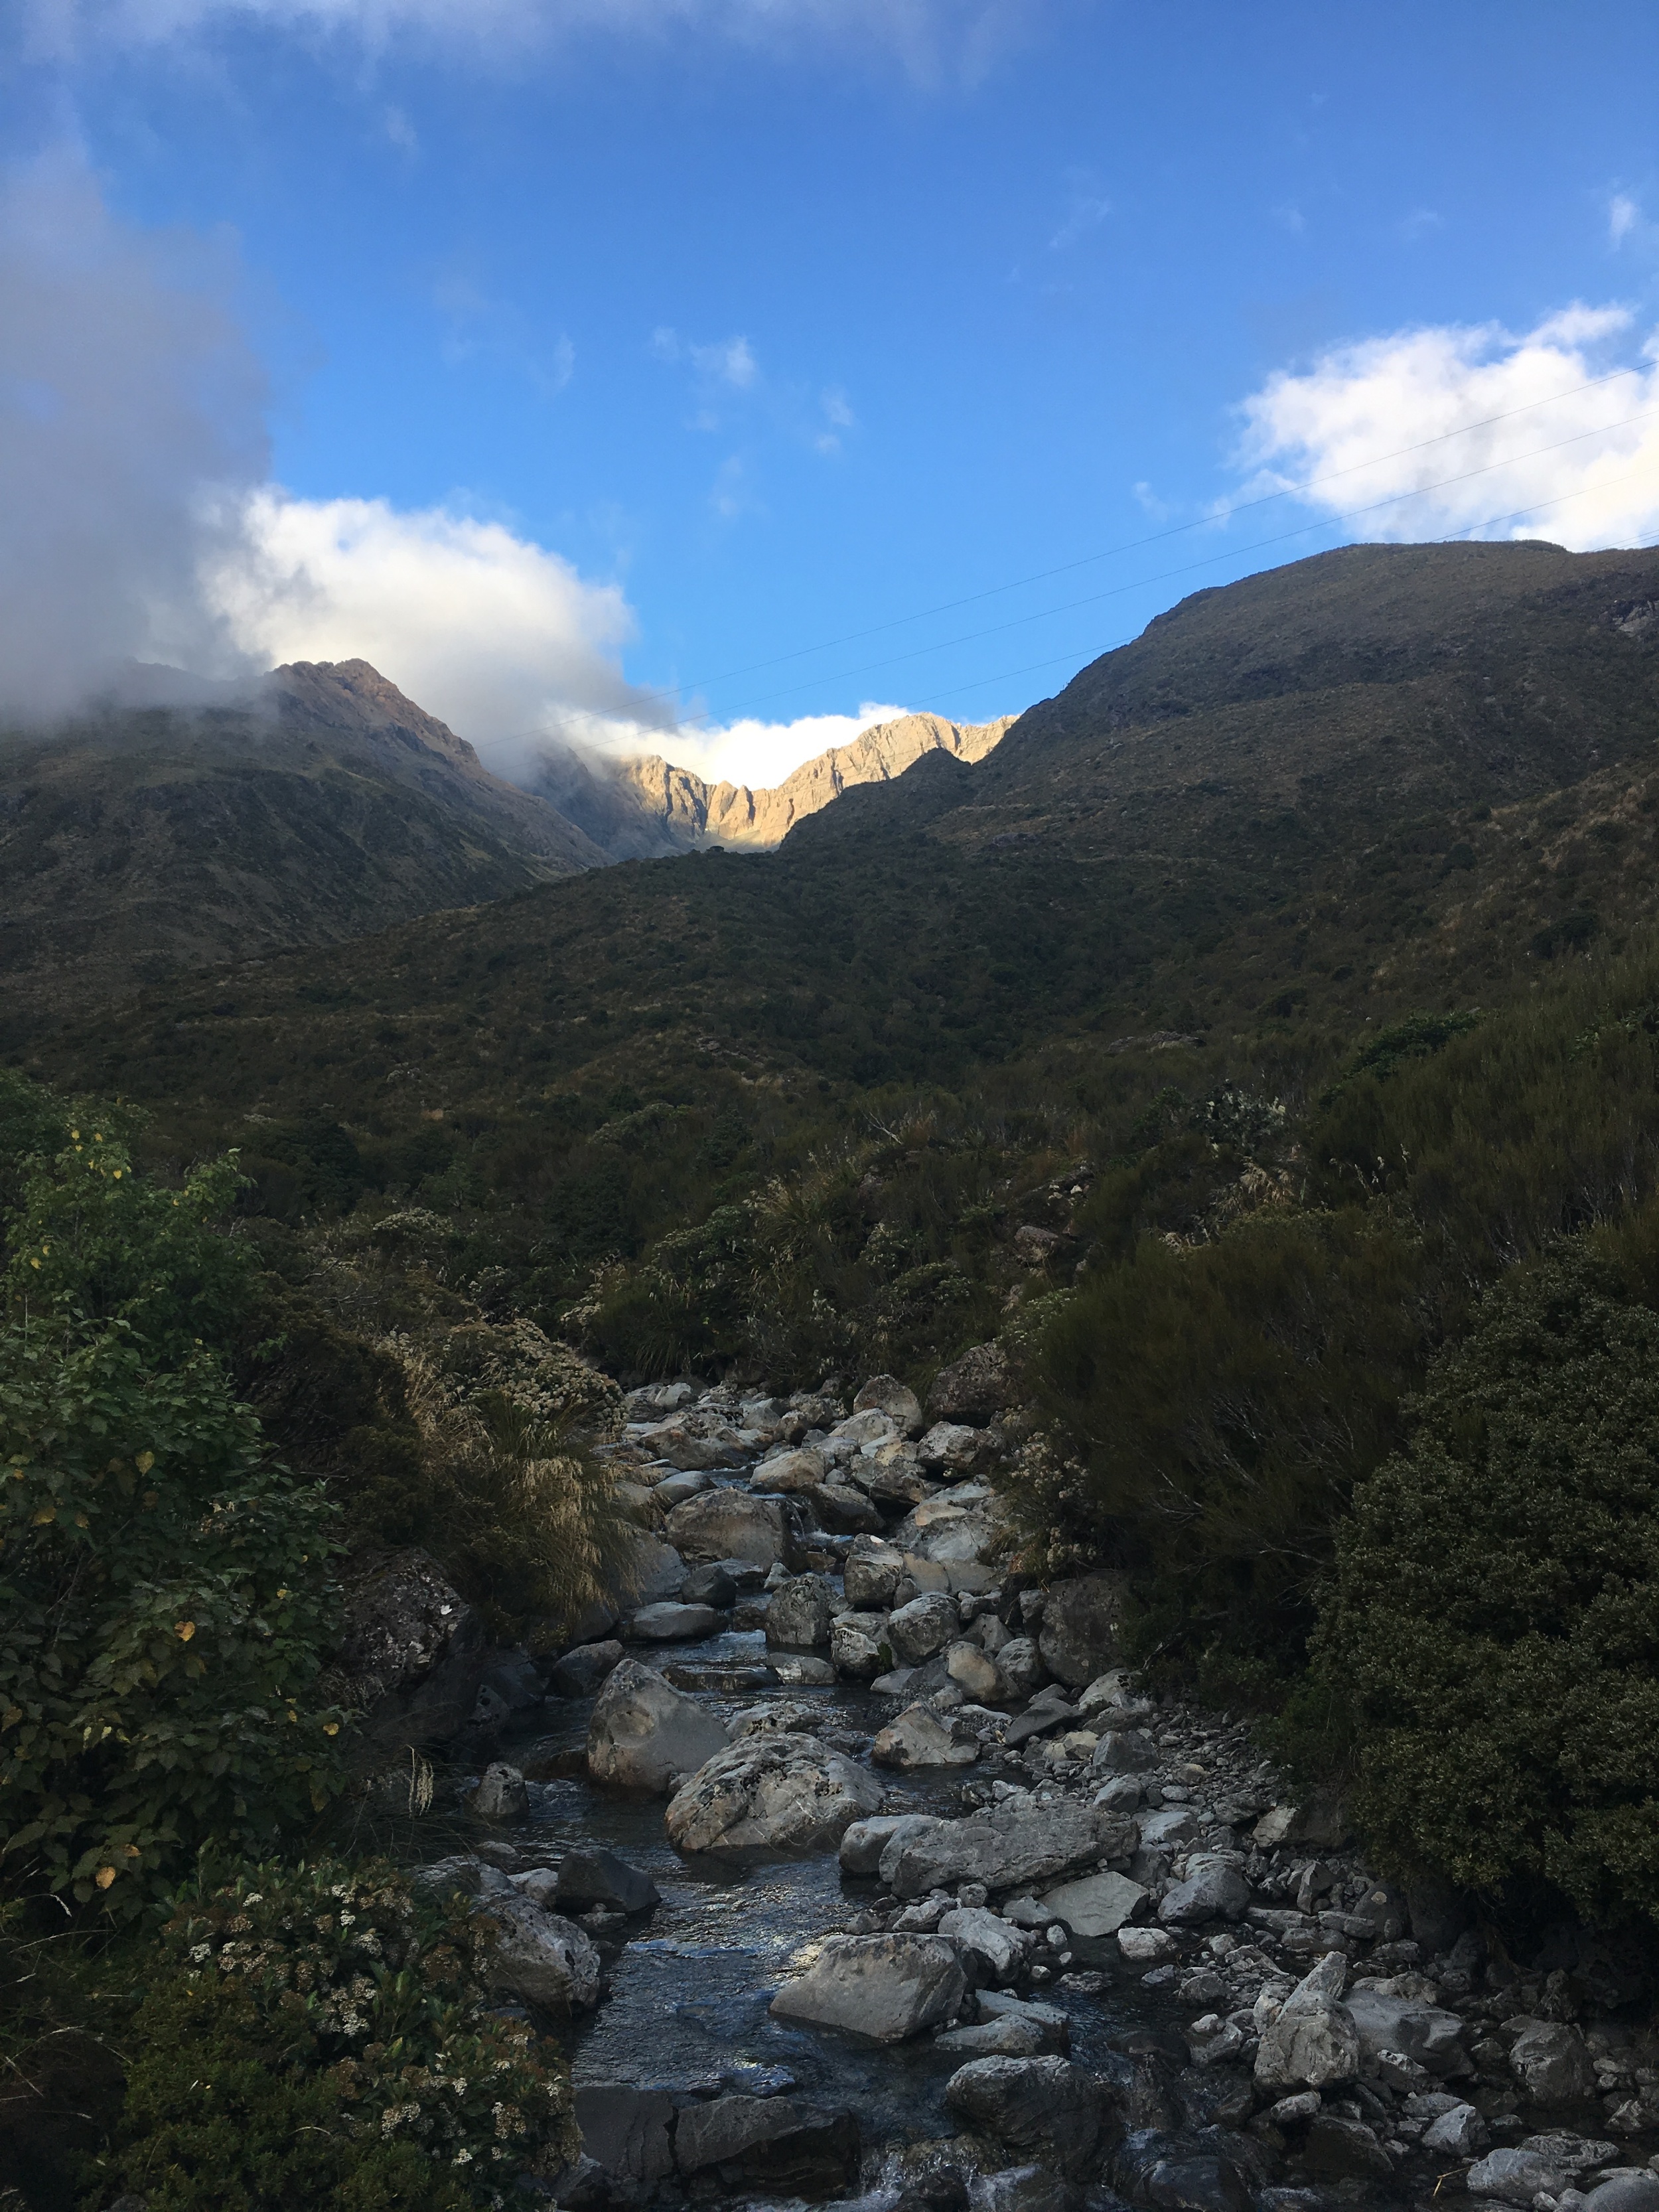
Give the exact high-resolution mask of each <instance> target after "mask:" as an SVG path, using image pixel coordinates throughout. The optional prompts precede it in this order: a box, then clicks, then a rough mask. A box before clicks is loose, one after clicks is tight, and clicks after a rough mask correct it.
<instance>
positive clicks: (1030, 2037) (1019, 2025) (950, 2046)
mask: <svg viewBox="0 0 1659 2212" xmlns="http://www.w3.org/2000/svg"><path fill="white" fill-rule="evenodd" d="M933 2047H934V2049H935V2050H936V2051H949V2052H950V2053H951V2056H952V2057H955V2058H957V2059H958V2060H962V2059H968V2058H1036V2057H1041V2056H1042V2053H1043V2052H1044V2051H1054V2050H1061V2049H1064V2047H1065V2046H1064V2045H1056V2044H1054V2043H1053V2042H1052V2041H1049V2040H1047V2039H1045V2038H1044V2036H1043V2033H1042V2029H1041V2028H1040V2027H1037V2026H1036V2023H1035V2022H1034V2021H1029V2020H1021V2019H1019V2018H1018V2015H1009V2016H1008V2017H1007V2018H1006V2019H1002V2020H985V2021H976V2022H975V2025H974V2026H973V2027H951V2028H946V2029H945V2030H944V2031H943V2032H942V2033H939V2034H938V2035H936V2036H935V2037H934V2038H933Z"/></svg>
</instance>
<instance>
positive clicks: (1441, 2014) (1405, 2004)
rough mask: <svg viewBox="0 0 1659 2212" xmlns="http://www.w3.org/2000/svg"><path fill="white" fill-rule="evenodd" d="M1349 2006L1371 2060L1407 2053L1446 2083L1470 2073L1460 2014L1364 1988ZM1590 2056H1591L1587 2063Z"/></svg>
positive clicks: (1353, 1992) (1351, 1993) (1351, 1998)
mask: <svg viewBox="0 0 1659 2212" xmlns="http://www.w3.org/2000/svg"><path fill="white" fill-rule="evenodd" d="M1347 2004H1348V2009H1349V2012H1350V2014H1351V2015H1352V2019H1353V2024H1354V2027H1355V2028H1356V2029H1357V2030H1358V2035H1359V2047H1360V2049H1361V2050H1362V2051H1364V2053H1365V2054H1366V2056H1367V2057H1371V2058H1375V2057H1376V2055H1377V2053H1378V2052H1379V2051H1403V2052H1404V2053H1405V2055H1406V2057H1407V2058H1410V2059H1413V2060H1414V2061H1415V2063H1417V2064H1418V2065H1419V2066H1424V2067H1426V2068H1427V2069H1428V2070H1429V2072H1430V2073H1431V2074H1435V2075H1439V2076H1440V2077H1441V2078H1442V2079H1444V2078H1445V2077H1446V2076H1447V2075H1452V2074H1462V2073H1466V2072H1467V2071H1468V2057H1466V2056H1465V2053H1464V2050H1463V2044H1462V2035H1463V2022H1462V2020H1460V2019H1459V2017H1458V2015H1456V2014H1455V2012H1446V2011H1443V2009H1442V2008H1440V2007H1439V2006H1437V2005H1431V2004H1424V2003H1422V2002H1419V2000H1418V1999H1416V1998H1414V1997H1400V1996H1394V1995H1393V1994H1392V1993H1391V1992H1390V1991H1389V1990H1378V1989H1372V1988H1369V1987H1367V1986H1366V1985H1365V1984H1364V1983H1360V1984H1357V1985H1356V1986H1355V1987H1354V1988H1352V1989H1351V1990H1349V1991H1348V1995H1347ZM1588 2057H1589V2054H1588V2053H1586V2063H1588ZM1594 2086H1595V2077H1594V2075H1592V2076H1591V2087H1592V2088H1594Z"/></svg>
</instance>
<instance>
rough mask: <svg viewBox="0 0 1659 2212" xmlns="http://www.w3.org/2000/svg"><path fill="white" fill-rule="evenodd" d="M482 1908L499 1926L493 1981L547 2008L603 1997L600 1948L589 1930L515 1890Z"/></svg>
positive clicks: (580, 2005) (579, 2005) (577, 2006)
mask: <svg viewBox="0 0 1659 2212" xmlns="http://www.w3.org/2000/svg"><path fill="white" fill-rule="evenodd" d="M481 1910H482V1911H483V1912H484V1913H485V1914H486V1915H487V1916H488V1917H489V1919H490V1920H492V1921H493V1922H494V1923H495V1927H496V1929H497V1930H498V1933H497V1936H496V1939H495V1947H494V1948H493V1950H492V1951H491V1953H490V1957H489V1984H490V1987H491V1988H492V1989H493V1990H495V1991H497V1992H498V1993H499V1994H501V1995H504V1996H519V1997H522V1998H523V1999H524V2000H525V2002H526V2003H528V2004H532V2005H537V2006H539V2007H540V2008H541V2009H542V2010H543V2011H544V2012H575V2011H580V2010H583V2009H585V2008H586V2007H588V2006H590V2005H594V2004H597V2003H598V2002H599V1953H598V1952H597V1951H596V1950H595V1949H594V1948H593V1946H592V1942H591V1941H590V1940H589V1938H588V1936H586V1933H585V1932H584V1931H583V1930H582V1929H580V1928H578V1927H577V1926H575V1924H574V1923H573V1922H571V1921H568V1920H564V1919H561V1917H559V1915H558V1914H557V1913H556V1912H549V1911H545V1910H544V1908H543V1907H542V1906H541V1905H538V1904H537V1903H536V1902H535V1900H534V1899H532V1898H528V1897H524V1896H520V1895H519V1894H518V1893H513V1892H509V1893H508V1894H507V1895H506V1896H501V1895H500V1894H499V1893H498V1894H496V1895H495V1896H492V1897H490V1898H489V1899H486V1900H485V1901H484V1903H483V1906H482V1907H481Z"/></svg>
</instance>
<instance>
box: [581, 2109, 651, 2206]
mask: <svg viewBox="0 0 1659 2212" xmlns="http://www.w3.org/2000/svg"><path fill="white" fill-rule="evenodd" d="M574 2105H575V2112H576V2125H577V2126H578V2127H579V2128H580V2130H581V2135H582V2153H583V2155H584V2156H585V2157H586V2158H589V2159H592V2160H593V2162H594V2163H595V2165H596V2166H599V2167H600V2168H602V2169H603V2171H604V2172H605V2175H606V2177H607V2179H609V2181H610V2182H611V2185H612V2190H617V2189H619V2191H620V2193H622V2194H623V2195H625V2196H628V2197H635V2198H639V2197H646V2196H648V2195H650V2194H651V2193H652V2192H653V2191H654V2190H655V2188H656V2186H657V2185H658V2183H659V2182H661V2181H665V2180H666V2179H667V2178H668V2176H669V2175H670V2174H671V2173H672V2172H673V2171H674V2149H673V2143H672V2140H671V2130H672V2129H673V2125H674V2099H673V2096H672V2094H671V2092H670V2091H668V2090H666V2089H642V2088H641V2087H640V2086H639V2085H638V2083H637V2082H634V2081H588V2082H583V2083H581V2084H579V2085H578V2087H577V2088H576V2090H575V2092H574ZM606 2193H607V2194H611V2193H612V2192H611V2191H607V2192H606Z"/></svg>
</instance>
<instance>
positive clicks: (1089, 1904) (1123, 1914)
mask: <svg viewBox="0 0 1659 2212" xmlns="http://www.w3.org/2000/svg"><path fill="white" fill-rule="evenodd" d="M1146 1896H1147V1892H1146V1890H1144V1889H1143V1888H1142V1887H1141V1886H1140V1884H1139V1882H1138V1881H1130V1880H1129V1877H1128V1876H1127V1875H1123V1874H1091V1875H1085V1876H1084V1877H1083V1879H1082V1880H1081V1881H1063V1882H1061V1883H1060V1887H1058V1888H1057V1889H1050V1890H1045V1891H1044V1892H1043V1897H1042V1902H1043V1903H1044V1905H1047V1906H1048V1910H1049V1911H1050V1912H1052V1913H1053V1914H1054V1917H1055V1918H1056V1919H1057V1920H1063V1921H1064V1922H1065V1923H1066V1926H1067V1927H1068V1928H1069V1929H1071V1931H1072V1933H1073V1935H1074V1936H1089V1937H1096V1938H1097V1937H1099V1936H1115V1935H1117V1934H1118V1932H1119V1931H1120V1929H1121V1928H1122V1927H1123V1924H1124V1923H1125V1922H1126V1921H1128V1920H1133V1918H1134V1916H1135V1914H1136V1912H1137V1911H1139V1908H1140V1906H1141V1905H1143V1904H1144V1903H1145V1902H1146ZM1125 1955H1126V1957H1127V1953H1126V1954H1125Z"/></svg>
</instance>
